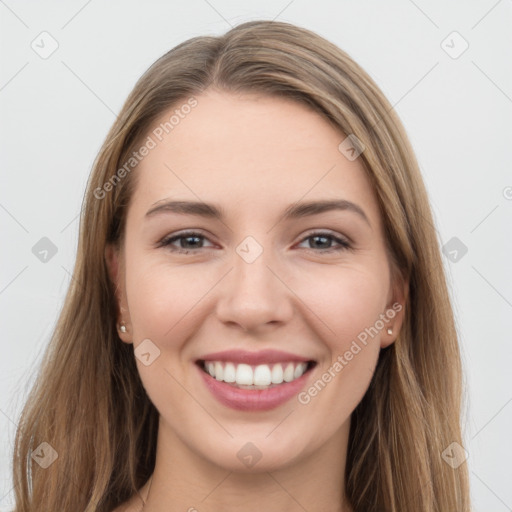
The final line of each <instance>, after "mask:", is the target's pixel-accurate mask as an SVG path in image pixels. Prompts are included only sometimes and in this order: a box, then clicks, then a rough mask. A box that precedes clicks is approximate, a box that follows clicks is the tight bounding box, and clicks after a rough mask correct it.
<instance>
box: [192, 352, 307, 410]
mask: <svg viewBox="0 0 512 512" xmlns="http://www.w3.org/2000/svg"><path fill="white" fill-rule="evenodd" d="M216 357H217V356H216ZM215 360H216V361H220V359H215ZM229 360H230V361H233V360H232V359H229ZM286 360H287V361H290V359H286ZM267 361H268V359H267ZM300 361H304V362H306V361H312V360H311V359H309V360H305V359H300ZM276 362H281V361H276ZM195 366H196V368H197V371H198V372H199V373H200V375H201V378H202V379H203V382H204V383H205V384H206V387H207V388H208V389H209V391H210V392H211V393H212V395H213V396H214V397H215V398H216V399H217V400H218V401H219V402H220V403H221V404H223V405H225V406H227V407H230V408H231V409H235V410H238V411H267V410H270V409H275V408H276V407H279V406H280V405H282V404H284V403H286V402H288V401H289V400H291V399H292V398H293V397H294V396H297V395H298V393H299V392H300V391H301V389H303V388H304V387H305V386H306V383H307V381H308V380H309V379H310V377H311V375H312V373H313V372H312V370H313V369H314V367H315V366H316V363H315V362H313V364H312V365H310V366H309V367H308V369H307V370H306V372H305V373H304V374H303V375H301V376H300V377H299V378H298V379H295V380H293V381H292V382H283V383H282V384H279V385H276V386H274V387H270V388H267V389H241V388H237V387H235V386H233V385H231V384H228V383H226V382H224V381H220V380H217V379H215V378H214V377H212V376H211V375H210V374H209V373H206V372H205V371H204V370H203V368H202V365H201V364H200V363H197V364H196V365H195Z"/></svg>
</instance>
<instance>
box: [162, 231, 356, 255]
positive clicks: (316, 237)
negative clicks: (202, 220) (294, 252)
mask: <svg viewBox="0 0 512 512" xmlns="http://www.w3.org/2000/svg"><path fill="white" fill-rule="evenodd" d="M204 240H208V239H207V238H206V237H205V236H204V235H202V234H201V233H199V232H197V231H187V232H183V233H179V234H177V235H172V236H169V237H166V238H164V239H162V240H161V241H160V242H159V243H158V247H167V248H168V249H169V250H170V251H171V252H176V253H181V254H189V253H190V252H194V250H198V249H203V248H204V246H203V242H204ZM308 240H313V241H314V242H313V247H310V248H309V250H312V251H314V252H321V253H330V252H338V251H345V250H347V249H350V248H351V245H350V243H349V242H348V241H347V240H345V239H344V238H340V237H338V236H335V235H333V234H332V233H328V232H323V231H319V232H314V233H310V234H309V235H308V236H307V237H305V238H303V240H302V242H301V243H304V242H305V241H308ZM176 242H179V244H178V247H176V246H175V245H173V244H175V243H176ZM333 242H335V243H336V244H338V246H337V247H336V246H335V247H332V246H331V245H332V243H333ZM326 245H327V246H328V247H326ZM315 249H319V250H315Z"/></svg>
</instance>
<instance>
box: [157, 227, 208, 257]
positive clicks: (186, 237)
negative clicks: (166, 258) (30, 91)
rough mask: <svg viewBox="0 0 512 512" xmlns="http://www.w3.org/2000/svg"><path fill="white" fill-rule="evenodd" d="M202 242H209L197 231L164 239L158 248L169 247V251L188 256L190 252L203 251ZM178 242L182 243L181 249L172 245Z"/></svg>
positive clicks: (180, 244)
mask: <svg viewBox="0 0 512 512" xmlns="http://www.w3.org/2000/svg"><path fill="white" fill-rule="evenodd" d="M202 240H207V238H206V237H205V236H204V235H202V234H201V233H198V232H196V231H187V232H184V233H180V234H178V235H173V236H170V237H167V238H164V239H163V240H161V241H160V242H159V244H158V247H168V248H169V250H171V251H172V252H177V253H182V254H188V253H189V252H192V251H193V250H194V249H201V248H202V244H201V241H202ZM177 241H180V243H179V247H175V246H173V245H172V244H174V242H177ZM200 245H201V247H200Z"/></svg>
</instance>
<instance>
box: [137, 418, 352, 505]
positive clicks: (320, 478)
mask: <svg viewBox="0 0 512 512" xmlns="http://www.w3.org/2000/svg"><path fill="white" fill-rule="evenodd" d="M348 431H349V422H347V424H346V425H344V426H343V427H342V429H341V430H340V431H338V432H336V433H335V435H333V436H332V437H331V438H330V439H329V440H328V441H327V442H326V443H325V444H324V445H322V446H321V447H320V449H317V450H315V451H314V453H312V454H309V455H305V456H303V457H298V458H296V459H294V460H293V461H291V462H290V463H289V464H288V465H286V466H284V467H279V468H278V469H271V468H270V469H268V468H267V470H265V469H261V470H259V471H256V470H255V468H256V466H255V467H254V468H252V469H251V470H250V471H246V472H235V471H230V470H228V469H226V468H221V467H219V466H217V465H215V464H214V463H212V462H211V461H207V460H205V459H204V457H201V456H200V455H199V454H198V453H197V452H194V451H193V450H190V449H189V447H188V446H186V445H185V444H183V443H182V442H181V440H180V439H179V438H177V437H176V436H175V434H174V432H173V431H172V430H171V429H169V428H168V426H166V425H165V423H164V422H163V421H162V419H161V418H160V426H159V433H158V443H157V457H156V464H155V470H154V472H153V475H152V477H151V478H150V479H149V480H148V482H147V483H146V485H145V486H144V488H143V489H142V490H141V497H142V499H143V500H144V501H145V503H146V504H145V505H144V507H143V511H144V512H164V511H165V512H175V511H176V512H177V511H180V512H183V511H188V512H214V511H218V510H223V511H224V512H234V511H238V510H240V509H243V510H244V511H246V512H252V511H254V512H256V511H258V512H259V511H260V510H286V511H287V512H296V511H297V512H304V510H307V511H308V512H316V511H318V512H319V511H324V510H330V511H333V512H351V508H350V507H349V505H348V504H345V505H344V504H343V503H345V501H344V494H345V488H344V473H345V460H346V449H347V443H348Z"/></svg>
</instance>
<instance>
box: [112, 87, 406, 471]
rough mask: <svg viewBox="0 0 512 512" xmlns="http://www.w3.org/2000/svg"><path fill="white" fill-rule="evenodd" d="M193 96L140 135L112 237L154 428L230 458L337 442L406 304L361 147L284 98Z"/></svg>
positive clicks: (126, 336)
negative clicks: (132, 186)
mask: <svg viewBox="0 0 512 512" xmlns="http://www.w3.org/2000/svg"><path fill="white" fill-rule="evenodd" d="M195 101H197V103H195V102H194V101H193V100H192V101H190V102H189V103H187V100H184V101H183V104H180V105H177V106H175V107H173V108H172V109H170V110H169V111H168V112H166V113H165V114H164V115H162V117H161V119H160V120H159V121H158V122H157V123H155V125H154V127H153V129H152V131H151V132H150V133H149V137H150V138H151V141H152V142H151V141H150V140H149V139H146V140H145V141H144V144H146V147H147V148H148V151H144V150H142V151H140V154H139V156H140V157H141V161H140V163H139V165H138V167H137V168H136V169H135V170H134V171H132V172H133V173H137V175H138V176H137V186H136V190H135V192H134V196H133V198H132V200H131V203H130V206H129V209H128V216H127V221H126V233H125V235H126V237H125V241H124V246H123V247H122V250H121V252H120V254H116V253H115V252H114V251H112V250H111V249H109V250H108V251H107V258H108V261H109V264H110V266H111V270H112V275H113V277H114V279H115V280H116V282H117V285H118V286H119V292H120V296H119V297H120V306H121V318H120V320H121V321H124V322H125V323H126V325H127V332H126V333H120V336H121V338H122V340H123V341H125V342H127V343H133V344H134V349H135V354H136V362H137V367H138V369H139V373H140V377H141V379H142V382H143V384H144V387H145V389H146V390H147V393H148V395H149V397H150V399H151V400H152V402H153V403H154V405H155V406H156V408H157V409H158V411H159V413H160V429H161V430H160V436H162V439H163V440H164V441H162V442H165V443H166V444H167V445H168V446H169V447H175V448H176V453H178V452H179V450H181V452H180V453H185V452H188V453H189V454H195V456H198V457H200V458H201V459H202V460H205V461H208V462H209V463H212V464H214V465H216V466H221V467H223V468H226V469H229V470H231V471H250V470H251V468H252V467H253V466H254V467H255V469H256V470H266V471H267V470H270V469H276V468H279V467H283V468H284V467H287V466H290V465H292V464H294V463H297V462H299V461H301V460H305V458H307V457H312V456H313V454H315V453H319V450H321V449H325V448H326V447H330V449H334V450H336V451H335V452H334V453H337V450H338V449H341V447H342V446H343V442H344V440H346V439H347V436H348V428H349V425H350V415H351V413H352V411H353V410H354V408H355V407H356V406H357V404H358V403H359V402H360V400H361V398H362V397H363V395H364V394H365V391H366V390H367V388H368V385H369V383H370V380H371V378H372V375H373V372H374V369H375V365H376V363H377V359H378V355H379V350H380V349H381V347H384V346H387V345H388V344H390V343H392V342H393V341H394V339H395V338H396V335H397V332H398V330H399V328H400V323H401V321H402V317H403V312H400V311H399V309H400V306H398V305H397V303H402V304H403V295H397V293H399V291H398V290H393V289H392V287H391V282H390V268H389V264H388V260H387V257H386V252H385V240H384V236H383V226H382V223H381V218H380V214H379V210H378V205H377V202H376V199H375V197H374V195H373V192H372V190H371V187H370V182H369V180H368V178H367V176H366V174H365V171H364V168H363V165H362V162H361V161H360V159H359V158H355V159H354V154H353V153H354V152H353V151H352V152H351V151H350V150H349V151H345V152H342V151H341V150H340V149H339V148H338V146H339V145H340V143H341V142H342V141H343V140H344V139H345V137H346V136H345V135H343V134H342V133H340V132H338V131H337V130H336V129H334V128H333V127H332V126H331V125H330V124H329V123H328V122H327V121H326V120H324V118H322V117H321V116H320V115H318V114H317V113H314V112H312V111H311V110H309V109H307V108H306V107H304V106H302V105H300V104H298V103H295V102H292V101H290V100H284V99H276V98H269V97H261V96H259V97H257V96H252V95H245V96H238V95H232V94H229V93H224V92H215V91H208V92H206V93H203V94H201V95H199V96H197V97H196V98H195ZM186 104H188V105H192V106H191V107H190V108H184V107H183V105H186ZM176 110H178V112H176ZM172 115H175V118H174V119H173V120H172V121H170V122H169V119H170V118H171V116H172ZM177 119H179V120H178V121H177ZM166 122H168V124H167V125H165V123H166ZM166 132H168V133H166ZM343 147H344V146H343ZM142 153H144V154H145V156H142ZM328 201H337V202H340V203H339V205H338V206H339V207H338V208H336V209H335V208H323V207H319V206H315V205H316V204H317V203H319V204H320V203H323V202H328ZM176 202H179V203H180V204H179V205H177V204H176ZM310 203H311V205H310ZM313 203H314V204H315V205H313ZM305 205H310V206H308V207H306V206H305ZM189 232H191V233H189ZM393 304H394V305H395V307H394V308H393ZM389 328H392V330H393V333H392V334H391V335H390V334H388V332H387V330H388V329H389ZM305 369H306V371H305V373H303V374H302V372H303V371H304V370H305ZM254 379H256V380H254ZM233 380H235V382H232V381H233ZM225 381H228V382H225ZM229 381H231V382H229ZM280 381H281V383H279V382H280ZM237 382H238V383H239V384H237ZM251 382H252V383H254V382H256V383H257V384H258V385H259V386H261V387H260V388H259V389H247V386H250V384H249V383H251ZM241 383H245V388H240V387H238V386H239V385H241ZM269 383H270V384H269ZM253 386H254V385H253ZM178 447H179V448H178ZM331 453H333V452H331ZM333 458H334V459H335V457H333Z"/></svg>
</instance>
